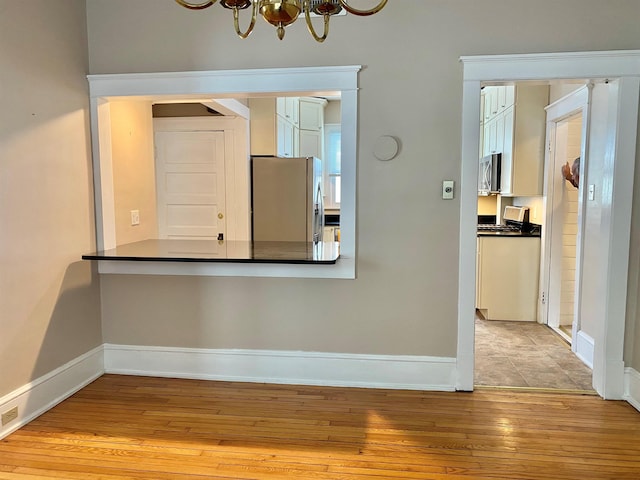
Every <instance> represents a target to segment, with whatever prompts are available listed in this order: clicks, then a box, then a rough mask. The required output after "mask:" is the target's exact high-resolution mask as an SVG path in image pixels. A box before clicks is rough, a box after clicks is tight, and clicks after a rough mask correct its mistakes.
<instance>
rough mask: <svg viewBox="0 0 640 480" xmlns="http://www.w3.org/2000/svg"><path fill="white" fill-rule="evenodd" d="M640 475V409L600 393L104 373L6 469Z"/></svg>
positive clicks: (15, 440)
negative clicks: (321, 384) (411, 387)
mask: <svg viewBox="0 0 640 480" xmlns="http://www.w3.org/2000/svg"><path fill="white" fill-rule="evenodd" d="M52 478H67V479H69V480H76V479H87V480H124V479H126V480H143V479H144V480H151V479H155V480H169V479H177V480H195V479H205V478H206V479H214V480H224V479H231V478H233V479H242V480H250V479H251V480H263V479H264V480H267V479H268V480H291V479H304V480H364V479H376V480H381V479H390V480H391V479H401V478H402V479H433V480H438V479H446V480H472V479H473V480H482V479H485V480H550V479H553V480H573V479H580V480H583V479H594V480H600V479H602V480H604V479H616V480H627V479H629V480H631V479H633V480H638V479H640V413H639V412H637V411H636V410H635V409H633V408H632V407H631V406H630V405H628V404H627V403H626V402H612V401H604V400H602V399H600V398H599V397H596V396H592V395H579V394H567V393H558V394H554V393H549V392H539V391H534V392H526V393H522V392H517V391H514V390H496V389H487V390H479V391H476V392H474V393H460V392H454V393H444V392H418V391H396V390H376V389H349V388H339V387H309V386H295V385H262V384H250V383H234V382H212V381H204V380H184V379H167V378H149V377H129V376H118V375H105V376H103V377H101V378H99V379H98V380H96V381H95V382H93V383H91V384H90V385H88V386H87V387H85V388H84V389H82V390H80V391H79V392H78V393H76V394H75V395H74V396H72V397H70V398H69V399H67V400H66V401H64V402H62V403H61V404H60V405H58V406H56V407H55V408H53V409H52V410H50V411H49V412H47V413H45V414H44V415H42V416H40V417H39V418H37V419H36V420H34V421H32V422H31V423H30V424H29V425H26V426H25V427H23V428H21V429H19V430H18V431H16V432H14V433H13V434H12V435H10V436H9V437H7V438H5V439H3V440H2V441H0V480H5V479H7V480H8V479H11V480H33V479H52Z"/></svg>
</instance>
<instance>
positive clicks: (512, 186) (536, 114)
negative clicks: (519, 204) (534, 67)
mask: <svg viewBox="0 0 640 480" xmlns="http://www.w3.org/2000/svg"><path fill="white" fill-rule="evenodd" d="M548 104H549V87H548V86H546V85H526V86H518V87H517V88H516V92H515V104H514V105H513V106H512V107H508V108H507V109H506V110H505V111H504V112H503V114H502V115H503V116H504V142H503V149H502V182H501V189H500V193H501V194H502V195H505V196H513V197H525V196H536V195H542V187H543V179H542V176H543V172H544V143H545V142H544V139H545V134H546V114H545V110H544V108H545V107H546V106H547V105H548Z"/></svg>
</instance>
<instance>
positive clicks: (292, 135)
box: [276, 115, 299, 158]
mask: <svg viewBox="0 0 640 480" xmlns="http://www.w3.org/2000/svg"><path fill="white" fill-rule="evenodd" d="M277 117H278V118H277V119H276V124H277V139H278V140H277V155H278V157H287V158H292V157H297V156H299V153H298V138H299V135H298V127H296V126H295V125H293V124H292V123H290V122H288V121H287V120H286V119H285V118H283V117H281V116H280V115H278V116H277Z"/></svg>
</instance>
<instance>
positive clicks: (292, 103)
mask: <svg viewBox="0 0 640 480" xmlns="http://www.w3.org/2000/svg"><path fill="white" fill-rule="evenodd" d="M326 104H327V101H326V100H324V99H321V98H313V97H301V98H300V97H279V98H252V99H250V100H249V108H250V109H251V120H250V128H251V155H277V156H279V157H289V158H290V157H317V158H320V159H322V157H323V154H324V135H323V132H324V107H325V105H326Z"/></svg>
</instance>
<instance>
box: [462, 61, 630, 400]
mask: <svg viewBox="0 0 640 480" xmlns="http://www.w3.org/2000/svg"><path fill="white" fill-rule="evenodd" d="M460 60H461V62H462V64H463V68H464V70H463V72H464V73H463V96H462V162H461V175H460V237H459V239H460V243H459V263H458V338H457V358H456V389H458V390H468V391H471V390H473V386H474V384H473V376H474V375H473V374H474V354H475V352H474V340H475V269H476V265H475V257H476V226H477V212H476V208H477V191H476V189H477V176H478V158H477V157H478V145H479V141H480V139H479V133H480V132H479V124H478V118H479V117H480V87H481V83H482V82H510V81H526V80H534V81H535V80H537V81H551V80H566V79H605V78H610V79H618V80H617V81H616V82H612V83H613V84H612V89H611V91H612V97H611V98H612V100H614V102H613V105H614V109H613V110H615V112H613V111H612V112H611V113H612V114H614V116H612V117H611V118H612V124H613V127H614V128H615V131H614V133H615V135H614V136H613V137H612V139H611V140H612V142H611V149H610V152H611V158H610V160H611V164H610V166H611V169H610V172H609V173H610V175H611V187H612V188H611V191H610V192H609V198H608V199H607V200H608V208H607V211H606V212H604V215H603V217H605V218H604V219H603V224H604V226H605V227H606V228H607V229H608V232H609V237H608V246H609V249H608V252H606V253H607V259H608V269H607V272H606V279H605V285H606V288H605V291H604V292H603V296H602V301H603V303H604V309H603V310H604V312H605V313H604V317H605V318H604V322H603V325H602V328H601V329H600V331H598V332H597V335H596V336H595V338H594V341H595V351H594V369H593V375H594V378H593V385H594V388H595V389H596V391H597V392H598V393H599V394H600V395H601V396H602V397H604V398H610V399H621V398H622V397H623V394H624V361H623V352H624V331H625V314H626V305H627V298H626V297H627V275H628V269H629V253H630V252H629V245H630V240H629V236H630V230H631V202H629V199H630V198H633V176H634V169H635V159H636V138H637V133H638V132H637V122H638V97H639V91H640V51H609V52H606V51H603V52H571V53H550V54H527V55H490V56H471V57H461V59H460Z"/></svg>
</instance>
